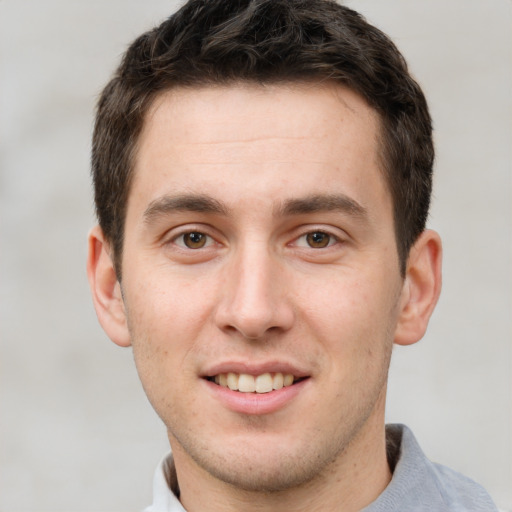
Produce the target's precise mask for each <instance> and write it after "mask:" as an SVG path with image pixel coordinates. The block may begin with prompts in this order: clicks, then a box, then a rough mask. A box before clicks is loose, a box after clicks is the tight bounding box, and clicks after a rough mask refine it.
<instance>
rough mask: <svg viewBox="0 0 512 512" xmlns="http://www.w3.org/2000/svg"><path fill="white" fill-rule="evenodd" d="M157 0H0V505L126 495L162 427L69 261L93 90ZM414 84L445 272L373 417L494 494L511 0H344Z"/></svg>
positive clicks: (505, 404)
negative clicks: (385, 39) (379, 33)
mask: <svg viewBox="0 0 512 512" xmlns="http://www.w3.org/2000/svg"><path fill="white" fill-rule="evenodd" d="M175 5H176V3H175V2H172V1H159V0H149V1H145V2H141V1H139V0H130V1H127V0H122V1H121V0H109V1H99V0H97V1H92V0H89V1H88V2H82V1H78V0H75V1H70V0H66V1H64V0H61V1H58V0H52V1H50V0H49V1H46V0H0V38H1V39H0V43H1V44H0V52H1V54H0V66H1V67H0V158H1V160H0V221H1V222H0V229H1V233H0V235H1V238H0V240H1V247H0V250H1V253H0V301H1V302H0V334H1V347H0V357H1V359H0V413H1V415H0V510H2V511H4V512H7V511H13V512H28V511H38V512H40V511H62V512H64V511H66V512H69V511H84V512H85V511H87V512H96V511H113V512H116V511H119V512H121V511H123V512H124V511H135V510H139V509H141V508H143V507H144V506H145V505H147V504H149V502H150V500H151V496H150V495H151V480H152V474H153V470H154V467H155V465H156V464H157V463H158V461H159V459H160V458H161V456H162V455H163V454H164V453H165V452H166V450H167V449H168V448H167V447H168V445H167V440H166V435H165V430H164V428H163V426H162V425H161V424H160V421H159V420H158V418H157V417H156V415H155V414H154V413H153V411H152V410H151V407H150V406H149V404H148V402H147V400H146V398H145V396H144V395H143V392H142V390H141V388H140V385H139V383H138V379H137V376H136V373H135V370H134V367H133V363H132V357H131V352H130V350H129V349H126V350H123V349H120V348H118V347H116V346H114V345H113V344H112V343H111V342H109V341H108V340H107V338H106V336H105V335H104V333H103V332H102V331H101V329H100V328H99V326H98V325H97V322H96V318H95V314H94V311H93V308H92V305H91V300H90V297H89V290H88V285H87V282H86V276H85V257H86V235H87V231H88V229H89V228H90V226H92V224H93V222H94V219H93V215H92V199H91V192H90V184H89V176H88V166H89V162H88V160H89V144H90V143H89V140H90V134H91V127H92V111H93V106H94V103H95V99H96V96H97V94H98V92H99V91H100V89H101V87H102V85H103V84H104V83H105V82H106V80H107V78H108V76H109V74H110V72H111V71H112V70H113V69H114V66H115V65H116V63H117V60H118V58H119V56H120V54H121V53H122V52H123V50H124V49H125V47H126V44H127V43H128V42H130V41H131V40H132V39H133V38H134V37H135V36H136V35H138V34H139V33H140V32H141V31H143V30H145V29H147V28H150V27H151V26H152V25H153V24H155V23H157V22H158V21H160V20H161V19H163V17H165V16H167V15H168V14H170V12H171V11H172V10H173V9H174V6H175ZM349 5H351V6H353V7H355V8H357V9H358V10H360V11H361V12H362V13H363V14H365V15H366V16H367V17H368V19H369V20H370V21H372V22H374V23H375V24H377V25H378V26H379V27H381V28H382V29H383V30H385V31H386V32H388V33H389V34H390V35H391V36H392V37H393V38H394V39H395V41H396V42H397V44H398V46H399V47H400V48H401V49H402V51H403V52H404V54H405V55H406V57H407V58H408V60H409V62H410V66H411V69H412V71H413V73H414V75H415V76H416V77H417V79H418V80H419V81H420V83H421V84H422V85H423V87H424V89H425V91H426V93H427V96H428V98H429V100H430V103H431V109H432V114H433V117H434V120H435V128H436V135H435V137H436V142H437V151H438V159H437V165H436V172H437V177H436V183H435V198H434V205H433V211H432V216H431V220H430V225H431V227H433V228H435V229H437V230H438V231H439V232H440V233H441V235H442V237H443V239H444V248H445V265H444V290H443V294H442V298H441V301H440V304H439V307H438V309H437V311H436V313H435V314H434V317H433V319H432V321H431V326H430V329H429V332H428V334H427V336H426V337H425V339H424V340H423V341H422V342H421V343H420V344H418V345H416V346H413V347H407V348H402V347H399V348H397V349H396V351H395V354H394V359H393V363H392V370H391V380H390V386H389V387H390V389H389V395H390V398H389V404H388V419H389V420H390V421H400V422H405V423H407V424H409V425H410V426H411V427H412V428H413V430H414V431H415V432H416V434H417V437H418V438H419V440H420V442H421V444H422V446H423V448H424V449H425V451H426V452H427V453H428V454H429V456H430V457H431V458H432V459H434V460H436V461H440V462H443V463H445V464H447V465H450V466H452V467H454V468H456V469H458V470H460V471H462V472H464V473H466V474H468V475H469V476H471V477H472V478H474V479H476V480H478V481H480V482H481V483H483V484H484V485H485V486H486V487H487V488H488V490H489V491H490V492H491V494H492V495H493V496H494V498H495V500H496V501H497V502H498V503H499V505H500V506H501V507H502V508H503V509H509V510H512V467H511V465H512V448H511V430H512V429H511V427H512V406H511V384H512V381H511V363H512V354H511V311H512V308H511V284H512V282H511V281H512V269H511V251H512V242H511V218H512V217H511V192H512V190H511V169H510V164H511V153H510V147H511V144H510V143H511V113H512V105H511V83H512V80H511V48H512V44H511V43H512V41H511V31H510V26H511V5H512V4H511V2H510V0H423V1H420V0H385V1H383V0H354V1H351V2H349Z"/></svg>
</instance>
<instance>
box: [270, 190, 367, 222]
mask: <svg viewBox="0 0 512 512" xmlns="http://www.w3.org/2000/svg"><path fill="white" fill-rule="evenodd" d="M329 211H341V212H344V213H347V214H349V215H351V216H353V217H356V218H359V219H361V220H363V219H365V218H367V217H368V212H367V210H366V208H365V207H364V206H363V205H361V204H360V203H358V202H357V201H355V200H354V199H352V198H350V197H348V196H346V195H344V194H314V195H310V196H306V197H303V198H297V199H288V200H286V201H284V202H283V204H282V205H281V206H280V208H279V209H278V215H283V216H286V215H301V214H307V213H316V212H329Z"/></svg>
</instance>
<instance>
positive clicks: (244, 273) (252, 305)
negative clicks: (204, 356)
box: [216, 246, 295, 340]
mask: <svg viewBox="0 0 512 512" xmlns="http://www.w3.org/2000/svg"><path fill="white" fill-rule="evenodd" d="M277 260H278V258H277V257H273V256H272V255H271V254H269V251H268V250H266V249H265V248H260V249H257V248H256V247H254V246H253V247H247V248H246V249H245V250H240V251H239V253H238V254H236V255H234V257H233V259H232V261H231V262H230V264H229V265H228V266H227V267H226V268H225V275H224V277H225V281H224V283H225V285H224V286H223V289H222V293H221V300H220V302H219V304H218V307H217V310H216V323H217V326H218V327H219V328H220V329H222V330H223V331H230V332H237V333H239V334H240V335H241V336H243V337H244V338H246V339H249V340H263V339H265V338H266V337H267V336H268V334H269V333H270V332H279V331H281V332H284V331H287V330H288V329H290V328H291V326H292V325H293V322H294V316H295V315H294V310H293V307H292V304H291V301H290V299H289V297H290V296H291V293H290V292H291V289H290V284H291V283H286V277H285V275H284V272H283V269H282V266H281V265H280V263H279V262H278V261H277Z"/></svg>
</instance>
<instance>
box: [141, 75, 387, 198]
mask: <svg viewBox="0 0 512 512" xmlns="http://www.w3.org/2000/svg"><path fill="white" fill-rule="evenodd" d="M379 133H380V122H379V117H378V115H377V113H376V111H375V110H374V109H372V108H371V107H370V106H369V105H368V104H367V103H366V102H365V100H364V99H363V98H362V97H361V96H359V95H358V94H357V93H355V92H353V91H352V90H350V89H348V88H345V87H342V86H340V85H338V84H332V83H325V84H323V85H319V84H313V83H294V84H278V85H266V86H263V85H255V84H246V83H244V84H234V85H228V86H210V87H201V88H196V87H194V88H176V89H172V90H170V91H166V92H164V93H162V94H160V95H159V96H158V97H157V98H156V99H155V101H154V102H153V104H152V106H151V108H150V109H149V111H148V113H147V115H146V118H145V123H144V127H143V130H142V133H141V135H140V138H139V143H138V151H137V154H136V159H135V166H134V171H135V176H134V181H133V184H132V192H133V191H134V190H136V191H138V192H143V193H144V195H146V198H147V200H148V201H151V200H153V199H155V195H156V194H161V193H162V192H163V191H162V190H161V189H162V187H164V188H165V187H168V189H169V190H168V191H167V193H170V192H173V189H176V188H178V189H179V188H186V187H195V188H197V187H200V188H201V187H203V190H200V191H199V192H201V193H209V192H211V191H212V190H213V189H215V187H216V186H217V185H219V183H222V182H223V181H224V182H226V181H229V185H230V186H231V187H233V186H234V184H236V183H237V182H238V183H239V185H240V187H243V188H244V190H253V191H255V192H256V191H257V188H258V187H260V188H261V187H262V186H263V185H264V186H265V190H263V188H262V190H261V192H262V194H267V193H272V187H271V186H270V184H271V183H275V185H276V187H280V188H279V191H280V192H279V193H280V194H281V195H283V194H286V190H287V189H286V187H283V186H282V185H283V182H284V181H286V180H288V181H293V184H294V186H299V185H298V182H303V184H304V187H309V188H311V186H315V183H316V185H318V186H319V187H320V188H322V187H321V185H322V184H323V185H325V186H327V187H329V183H330V184H331V185H332V186H334V184H336V183H337V182H338V181H340V182H343V181H345V182H346V185H347V186H348V188H349V189H350V188H351V187H352V188H354V187H355V188H357V186H358V185H360V184H361V182H362V181H365V182H366V185H368V184H369V183H368V182H378V183H377V185H378V188H382V187H381V186H382V184H383V179H382V173H381V172H380V167H381V166H380V162H379V151H378V147H379ZM376 170H377V171H378V172H375V171H376ZM325 186H324V188H325ZM299 188H300V187H299ZM369 188H371V187H369ZM297 192H298V193H302V192H309V193H315V192H317V191H315V190H313V191H312V190H309V191H306V190H305V191H300V190H298V191H297ZM318 192H319V193H324V192H325V190H319V191H318ZM348 192H350V190H348ZM282 199H286V198H282Z"/></svg>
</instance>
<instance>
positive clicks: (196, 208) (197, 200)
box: [143, 194, 228, 223]
mask: <svg viewBox="0 0 512 512" xmlns="http://www.w3.org/2000/svg"><path fill="white" fill-rule="evenodd" d="M174 212H198V213H214V214H217V215H227V214H228V210H227V208H226V207H225V206H224V205H223V204H222V203H220V202H219V201H217V200H216V199H214V198H212V197H209V196H206V195H202V194H184V195H181V194H180V195H177V196H167V195H166V196H162V197H159V198H158V199H155V200H154V201H151V203H150V204H149V206H148V207H147V208H146V210H145V211H144V215H143V217H144V221H145V222H146V223H150V222H151V221H153V220H155V219H156V218H158V217H162V216H165V215H168V214H170V213H174Z"/></svg>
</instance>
